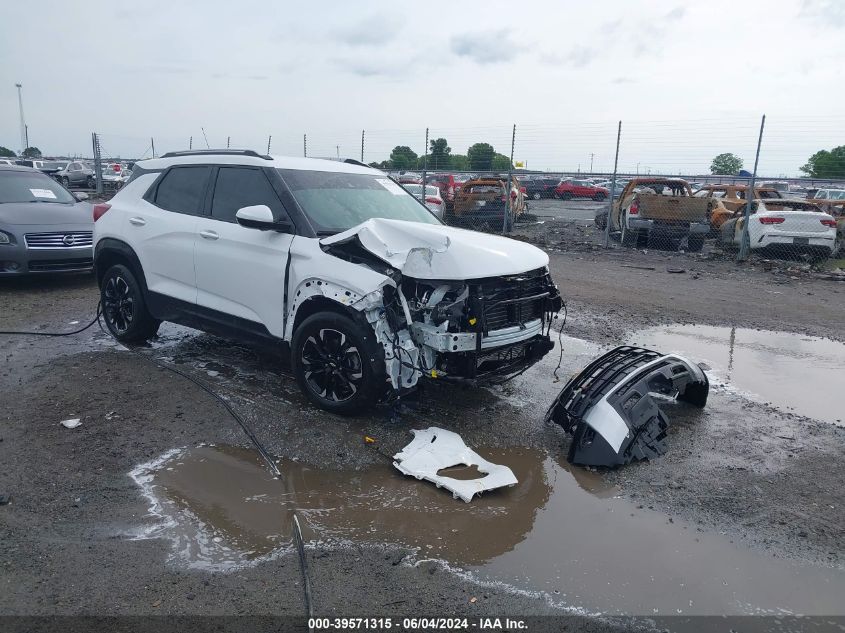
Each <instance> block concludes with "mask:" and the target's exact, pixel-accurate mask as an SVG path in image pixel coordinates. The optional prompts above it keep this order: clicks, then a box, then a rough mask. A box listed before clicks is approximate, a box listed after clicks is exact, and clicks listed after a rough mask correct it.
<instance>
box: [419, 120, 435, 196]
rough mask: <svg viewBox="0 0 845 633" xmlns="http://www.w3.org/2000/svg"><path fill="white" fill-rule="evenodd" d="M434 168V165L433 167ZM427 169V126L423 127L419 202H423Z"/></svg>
mask: <svg viewBox="0 0 845 633" xmlns="http://www.w3.org/2000/svg"><path fill="white" fill-rule="evenodd" d="M435 169H436V167H435ZM427 171H428V128H425V145H424V146H423V173H422V187H421V188H420V202H422V203H423V204H425V180H426V172H427Z"/></svg>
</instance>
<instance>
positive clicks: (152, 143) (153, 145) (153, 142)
mask: <svg viewBox="0 0 845 633" xmlns="http://www.w3.org/2000/svg"><path fill="white" fill-rule="evenodd" d="M150 147H152V150H153V158H155V157H156V140H155V139H154V138H153V137H152V136H151V137H150Z"/></svg>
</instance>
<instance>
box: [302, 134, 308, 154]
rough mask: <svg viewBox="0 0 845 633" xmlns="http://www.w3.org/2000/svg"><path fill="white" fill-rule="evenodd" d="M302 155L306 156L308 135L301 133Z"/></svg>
mask: <svg viewBox="0 0 845 633" xmlns="http://www.w3.org/2000/svg"><path fill="white" fill-rule="evenodd" d="M302 157H303V158H308V135H307V134H303V135H302Z"/></svg>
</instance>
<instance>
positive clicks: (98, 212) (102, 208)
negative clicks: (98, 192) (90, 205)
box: [94, 202, 111, 222]
mask: <svg viewBox="0 0 845 633" xmlns="http://www.w3.org/2000/svg"><path fill="white" fill-rule="evenodd" d="M109 209H111V205H110V204H108V203H106V202H101V203H100V204H95V205H94V222H96V221H97V220H99V219H100V218H101V217H103V215H105V213H106V211H108V210H109Z"/></svg>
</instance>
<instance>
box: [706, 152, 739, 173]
mask: <svg viewBox="0 0 845 633" xmlns="http://www.w3.org/2000/svg"><path fill="white" fill-rule="evenodd" d="M740 169H742V159H741V158H740V157H739V156H737V155H736V154H731V153H730V152H725V153H724V154H719V155H718V156H717V157H716V158H714V159H713V162H712V163H710V173H711V174H720V175H723V176H736V175H737V174H738V173H739V170H740Z"/></svg>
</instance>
